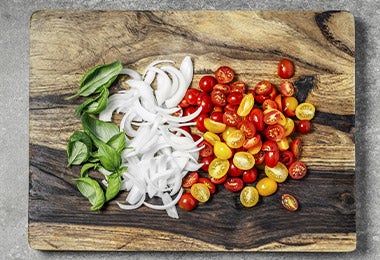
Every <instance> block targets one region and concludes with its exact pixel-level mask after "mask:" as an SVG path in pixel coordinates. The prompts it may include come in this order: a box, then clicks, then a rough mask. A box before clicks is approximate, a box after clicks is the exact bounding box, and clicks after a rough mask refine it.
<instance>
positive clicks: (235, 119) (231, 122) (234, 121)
mask: <svg viewBox="0 0 380 260" xmlns="http://www.w3.org/2000/svg"><path fill="white" fill-rule="evenodd" d="M240 121H241V117H240V116H239V115H238V114H237V113H235V112H232V111H226V112H224V113H223V123H224V124H226V125H228V126H237V125H238V124H239V123H240Z"/></svg>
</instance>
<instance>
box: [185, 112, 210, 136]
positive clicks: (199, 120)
mask: <svg viewBox="0 0 380 260" xmlns="http://www.w3.org/2000/svg"><path fill="white" fill-rule="evenodd" d="M189 108H190V107H189ZM207 117H208V114H206V113H202V114H200V115H199V116H197V117H196V118H195V124H196V127H197V129H198V130H199V131H201V132H206V131H207V129H206V127H205V119H206V118H207Z"/></svg>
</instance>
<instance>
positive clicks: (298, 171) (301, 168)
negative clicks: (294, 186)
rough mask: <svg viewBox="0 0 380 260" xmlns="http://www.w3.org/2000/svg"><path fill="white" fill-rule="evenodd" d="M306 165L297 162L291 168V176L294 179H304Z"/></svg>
mask: <svg viewBox="0 0 380 260" xmlns="http://www.w3.org/2000/svg"><path fill="white" fill-rule="evenodd" d="M306 173H307V168H306V165H305V164H304V163H303V162H301V161H295V162H293V163H292V164H291V165H290V166H289V176H290V177H291V178H292V179H297V180H298V179H302V178H304V177H305V176H306Z"/></svg>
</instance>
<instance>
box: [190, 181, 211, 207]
mask: <svg viewBox="0 0 380 260" xmlns="http://www.w3.org/2000/svg"><path fill="white" fill-rule="evenodd" d="M190 193H191V195H193V197H194V198H195V199H196V200H197V201H199V202H206V201H208V200H209V199H210V195H211V193H210V189H209V188H208V187H207V185H206V184H204V183H194V184H193V185H192V186H191V188H190Z"/></svg>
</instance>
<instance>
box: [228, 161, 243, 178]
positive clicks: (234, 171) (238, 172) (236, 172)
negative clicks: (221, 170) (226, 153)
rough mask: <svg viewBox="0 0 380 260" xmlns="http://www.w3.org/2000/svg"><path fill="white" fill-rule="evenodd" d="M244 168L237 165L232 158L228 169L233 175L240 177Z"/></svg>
mask: <svg viewBox="0 0 380 260" xmlns="http://www.w3.org/2000/svg"><path fill="white" fill-rule="evenodd" d="M243 172H244V171H243V170H241V169H239V168H238V167H236V166H235V164H234V163H233V161H232V160H230V168H229V169H228V174H229V175H230V176H231V177H239V176H241V175H242V174H243Z"/></svg>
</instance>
